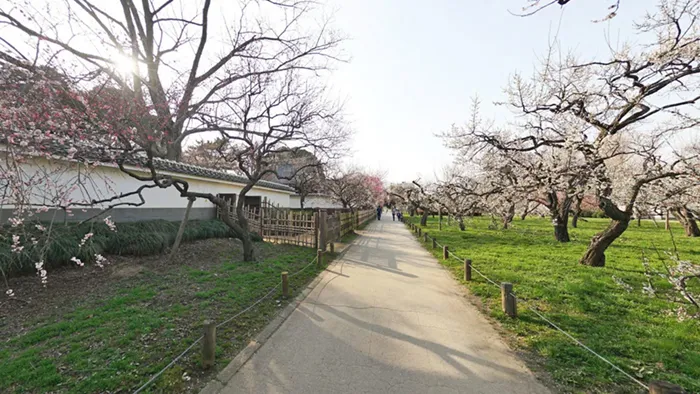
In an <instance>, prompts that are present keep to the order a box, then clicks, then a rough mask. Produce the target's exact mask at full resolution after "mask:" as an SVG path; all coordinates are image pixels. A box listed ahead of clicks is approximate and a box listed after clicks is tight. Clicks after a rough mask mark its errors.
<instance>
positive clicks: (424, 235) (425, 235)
mask: <svg viewBox="0 0 700 394" xmlns="http://www.w3.org/2000/svg"><path fill="white" fill-rule="evenodd" d="M423 242H425V243H428V233H423Z"/></svg>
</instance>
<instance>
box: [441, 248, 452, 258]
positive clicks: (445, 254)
mask: <svg viewBox="0 0 700 394" xmlns="http://www.w3.org/2000/svg"><path fill="white" fill-rule="evenodd" d="M449 258H450V250H449V249H448V248H447V245H445V246H443V247H442V259H443V260H447V259H449Z"/></svg>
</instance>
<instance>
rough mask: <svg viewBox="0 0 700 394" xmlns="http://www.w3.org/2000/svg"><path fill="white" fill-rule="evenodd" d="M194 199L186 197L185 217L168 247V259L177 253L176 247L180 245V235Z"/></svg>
mask: <svg viewBox="0 0 700 394" xmlns="http://www.w3.org/2000/svg"><path fill="white" fill-rule="evenodd" d="M194 200H196V198H194V197H188V198H187V208H186V209H185V217H183V218H182V222H181V223H180V228H179V229H178V230H177V236H175V243H174V244H173V247H172V248H171V249H170V260H172V259H173V257H175V253H177V249H178V248H179V247H180V242H181V241H182V235H183V234H184V233H185V226H186V225H187V219H189V218H190V210H191V209H192V204H194Z"/></svg>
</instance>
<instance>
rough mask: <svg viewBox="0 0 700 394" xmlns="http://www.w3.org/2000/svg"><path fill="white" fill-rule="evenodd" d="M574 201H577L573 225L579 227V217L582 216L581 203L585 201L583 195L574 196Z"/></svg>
mask: <svg viewBox="0 0 700 394" xmlns="http://www.w3.org/2000/svg"><path fill="white" fill-rule="evenodd" d="M574 201H576V202H575V203H574V209H573V210H572V219H571V227H573V228H578V217H579V216H581V203H582V202H583V196H581V195H577V196H576V197H574ZM567 233H568V231H567ZM567 236H568V234H567Z"/></svg>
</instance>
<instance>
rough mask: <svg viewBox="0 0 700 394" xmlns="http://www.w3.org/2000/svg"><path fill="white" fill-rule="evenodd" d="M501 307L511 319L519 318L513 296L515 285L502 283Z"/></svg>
mask: <svg viewBox="0 0 700 394" xmlns="http://www.w3.org/2000/svg"><path fill="white" fill-rule="evenodd" d="M501 307H502V308H503V312H505V314H506V315H508V316H509V317H517V316H518V311H517V306H516V304H515V297H514V296H513V284H512V283H508V282H503V283H501Z"/></svg>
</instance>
